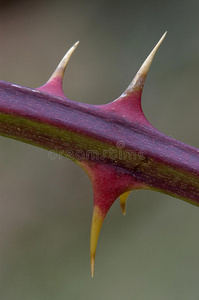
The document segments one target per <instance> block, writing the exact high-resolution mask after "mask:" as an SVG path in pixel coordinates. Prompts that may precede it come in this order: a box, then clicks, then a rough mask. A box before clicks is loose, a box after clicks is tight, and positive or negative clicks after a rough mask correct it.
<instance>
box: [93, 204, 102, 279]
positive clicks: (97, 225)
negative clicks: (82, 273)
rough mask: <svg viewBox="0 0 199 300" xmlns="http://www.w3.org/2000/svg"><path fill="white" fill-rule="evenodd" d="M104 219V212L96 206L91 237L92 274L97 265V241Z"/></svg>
mask: <svg viewBox="0 0 199 300" xmlns="http://www.w3.org/2000/svg"><path fill="white" fill-rule="evenodd" d="M103 221H104V215H103V214H102V212H101V210H100V208H99V207H98V206H94V209H93V218H92V225H91V237H90V260H91V276H92V277H93V275H94V267H95V253H96V248H97V241H98V237H99V234H100V229H101V227H102V223H103Z"/></svg>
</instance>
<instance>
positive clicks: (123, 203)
mask: <svg viewBox="0 0 199 300" xmlns="http://www.w3.org/2000/svg"><path fill="white" fill-rule="evenodd" d="M129 194H130V191H128V192H126V193H124V194H122V195H121V196H120V207H121V209H122V213H123V215H124V216H125V215H126V201H127V198H128V195H129Z"/></svg>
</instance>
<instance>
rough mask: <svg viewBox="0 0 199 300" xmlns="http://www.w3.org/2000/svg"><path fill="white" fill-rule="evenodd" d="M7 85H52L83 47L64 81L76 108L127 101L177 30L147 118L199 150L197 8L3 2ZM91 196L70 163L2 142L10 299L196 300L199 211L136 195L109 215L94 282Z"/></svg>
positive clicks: (1, 244) (3, 275)
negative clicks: (144, 67) (145, 65)
mask: <svg viewBox="0 0 199 300" xmlns="http://www.w3.org/2000/svg"><path fill="white" fill-rule="evenodd" d="M0 4H1V5H0V78H1V79H2V80H6V81H9V82H13V83H16V84H20V85H25V86H28V87H32V88H34V87H37V86H40V85H42V84H43V83H44V82H45V81H46V80H47V79H48V78H49V76H50V75H51V73H52V72H53V70H54V68H55V67H56V65H57V64H58V63H59V61H60V59H61V58H62V56H63V55H64V54H65V52H66V51H67V50H68V49H69V47H70V46H71V45H73V44H74V43H75V42H76V41H77V40H80V44H79V46H78V48H77V49H76V51H75V53H74V54H73V56H72V58H71V61H70V63H69V65H68V68H67V72H66V75H65V79H64V90H65V93H66V95H67V96H68V97H69V98H70V99H73V100H77V101H81V102H87V103H93V104H103V103H108V102H109V101H112V100H114V99H115V98H117V97H118V96H119V95H120V94H121V93H122V92H123V91H124V89H125V88H126V87H127V86H128V84H129V83H130V81H131V80H132V78H133V76H134V75H135V73H136V71H137V70H138V68H139V67H140V65H141V64H142V62H143V61H144V59H145V58H146V56H147V55H148V54H149V52H150V51H151V49H152V48H153V46H154V45H155V44H156V42H157V41H158V39H159V38H160V37H161V35H162V34H163V33H164V32H165V31H166V30H167V31H168V34H167V37H166V39H165V41H164V43H163V45H162V46H161V48H160V50H159V51H158V53H157V55H156V57H155V60H154V62H153V64H152V67H151V69H150V72H149V75H148V77H147V80H146V84H145V88H144V93H143V102H142V103H143V110H144V112H145V114H146V116H147V118H148V119H149V120H150V122H151V123H152V124H153V125H154V126H155V127H156V128H157V129H159V130H160V131H162V132H164V133H165V134H167V135H169V136H172V137H174V138H176V139H178V140H180V141H182V142H185V143H188V144H190V145H192V146H195V147H199V134H198V128H199V118H198V113H199V96H198V94H199V84H198V77H199V2H198V1H194V0H190V1H185V0H181V1H156V0H150V1H147V0H140V1H133V0H131V1H125V0H123V1H117V0H115V1H91V0H86V1H75V0H74V1H32V2H31V1H0ZM91 217H92V188H91V184H90V182H89V180H88V178H87V176H86V175H85V174H84V172H83V171H82V170H81V169H80V168H79V167H78V166H77V165H75V164H74V163H73V162H71V161H69V160H68V159H66V158H61V157H59V156H58V157H57V158H56V159H54V160H52V159H50V158H49V155H48V151H46V150H42V149H39V148H36V147H33V146H30V145H26V144H22V143H20V142H17V141H12V140H9V139H6V138H3V137H1V138H0V299H3V300H18V299H20V300H23V299H24V300H25V299H26V300H27V299H28V300H35V299H37V300H45V299H48V300H51V299H56V300H64V299H72V300H73V299H86V300H89V299H99V300H101V299H110V300H112V299H114V300H117V299H126V300H128V299H129V300H130V299H135V300H137V299H139V300H140V299H147V300H154V299H161V300H168V299H170V300H174V299H175V300H177V299H191V300H193V299H198V298H199V255H198V254H199V234H198V233H199V210H198V208H197V207H195V206H192V205H190V204H188V203H185V202H183V201H180V200H178V199H175V198H172V197H169V196H166V195H162V194H160V193H156V192H152V191H134V192H132V193H131V195H130V197H129V200H128V203H127V215H126V217H125V218H124V217H123V216H122V213H121V211H120V207H119V201H116V202H115V203H114V205H113V207H112V208H111V210H110V212H109V213H108V215H107V218H106V219H105V222H104V224H103V227H102V231H101V234H100V239H99V243H98V249H97V255H96V269H95V276H94V278H93V279H91V276H90V261H89V238H90V224H91Z"/></svg>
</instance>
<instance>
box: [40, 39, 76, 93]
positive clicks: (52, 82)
mask: <svg viewBox="0 0 199 300" xmlns="http://www.w3.org/2000/svg"><path fill="white" fill-rule="evenodd" d="M78 44H79V41H78V42H76V43H75V44H74V45H73V46H72V47H71V48H70V49H69V50H68V52H67V53H66V54H65V55H64V57H63V58H62V60H61V61H60V63H59V65H58V66H57V68H56V69H55V71H54V72H53V74H52V76H51V77H50V79H49V80H48V81H47V82H46V83H45V84H44V85H42V86H41V87H39V88H37V90H39V91H43V92H47V93H50V94H54V95H57V96H61V97H65V95H64V92H63V88H62V83H63V77H64V72H65V69H66V66H67V64H68V62H69V60H70V57H71V55H72V54H73V52H74V50H75V49H76V47H77V45H78Z"/></svg>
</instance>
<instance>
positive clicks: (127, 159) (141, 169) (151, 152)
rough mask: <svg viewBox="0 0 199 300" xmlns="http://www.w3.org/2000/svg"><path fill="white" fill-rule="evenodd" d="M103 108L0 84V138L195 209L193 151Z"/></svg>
mask: <svg viewBox="0 0 199 300" xmlns="http://www.w3.org/2000/svg"><path fill="white" fill-rule="evenodd" d="M103 107H104V106H93V105H88V104H82V103H78V102H74V101H71V100H68V99H66V98H62V97H57V96H53V95H50V94H47V93H45V92H41V91H36V90H32V89H29V88H26V87H22V86H16V85H13V84H11V83H7V82H3V81H0V134H1V135H5V136H9V137H11V138H15V139H19V140H22V141H25V142H28V143H32V144H35V145H37V146H40V147H43V148H47V149H49V150H55V151H57V152H60V153H62V154H65V153H68V151H69V152H70V155H69V156H71V157H72V158H74V159H75V160H76V161H77V160H80V161H81V160H84V161H89V160H97V161H101V162H102V163H106V164H110V165H112V166H115V167H118V168H120V169H122V170H123V172H124V173H125V174H130V176H132V177H133V178H135V180H136V181H138V182H140V183H143V185H147V186H148V188H150V189H155V190H159V191H161V192H163V193H167V194H170V195H173V196H175V197H178V198H181V199H184V200H186V201H189V202H191V203H193V204H196V205H199V150H198V149H196V148H193V147H191V146H188V145H186V144H184V143H181V142H179V141H176V140H174V139H172V138H170V137H167V136H166V135H164V134H162V133H161V132H159V131H158V130H156V129H154V128H153V127H152V126H147V124H140V123H139V122H134V123H133V122H132V121H128V120H126V119H125V118H123V117H122V116H119V115H116V114H114V112H113V113H110V112H109V111H108V110H107V111H106V109H104V108H103ZM63 151H64V153H63ZM77 151H79V153H80V155H79V156H78V157H77ZM96 151H98V156H97V158H96V157H95V156H94V155H93V154H96Z"/></svg>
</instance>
